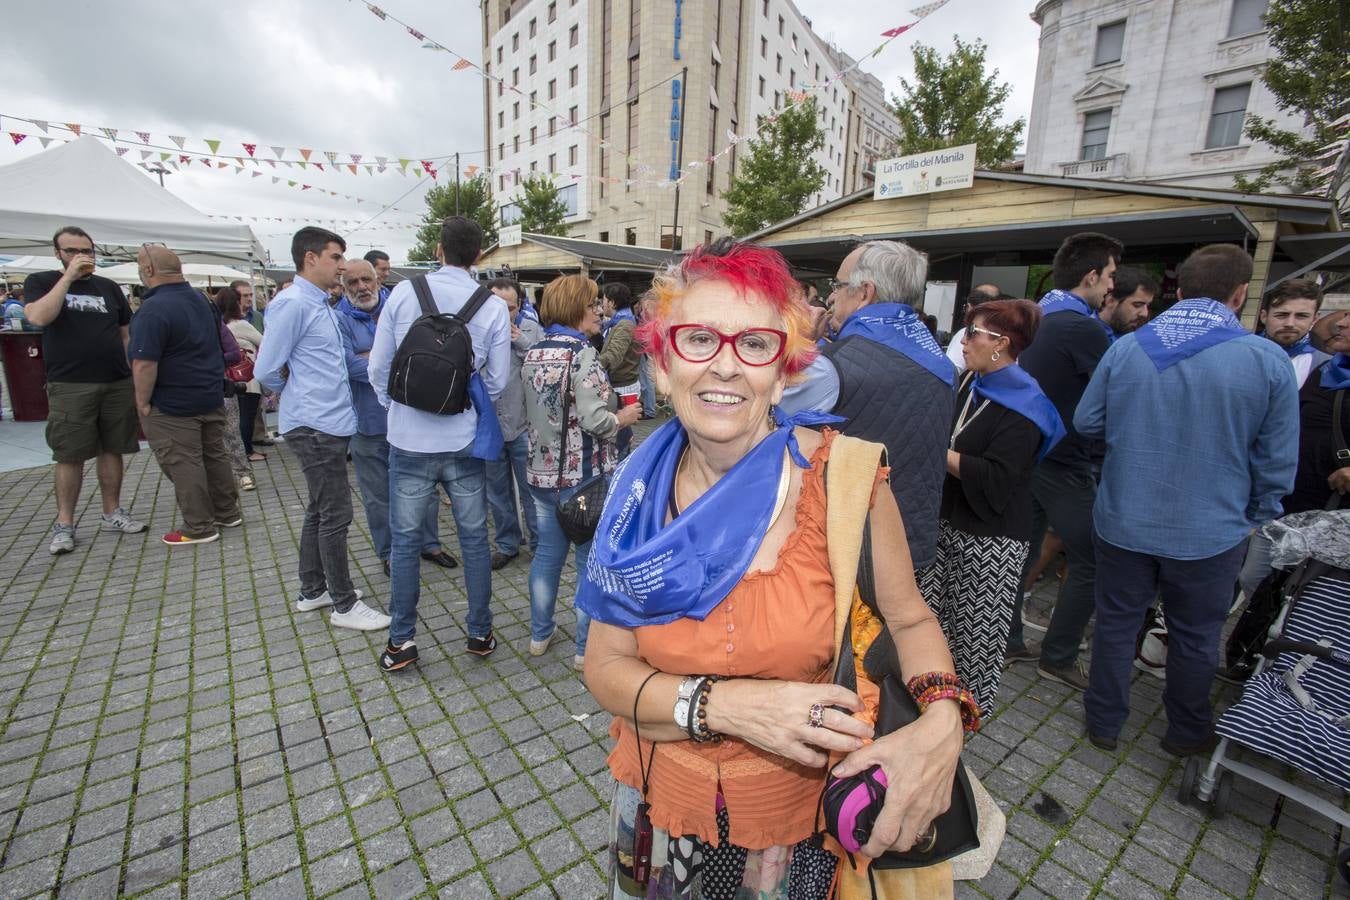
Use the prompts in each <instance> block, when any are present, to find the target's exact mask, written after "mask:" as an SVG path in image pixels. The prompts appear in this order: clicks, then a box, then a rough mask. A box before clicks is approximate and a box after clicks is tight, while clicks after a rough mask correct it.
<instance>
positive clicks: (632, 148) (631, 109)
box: [624, 100, 638, 190]
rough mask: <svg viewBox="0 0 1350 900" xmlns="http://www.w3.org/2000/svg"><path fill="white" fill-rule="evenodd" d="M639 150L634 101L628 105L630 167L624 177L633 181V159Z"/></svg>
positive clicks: (628, 188)
mask: <svg viewBox="0 0 1350 900" xmlns="http://www.w3.org/2000/svg"><path fill="white" fill-rule="evenodd" d="M637 149H638V105H637V101H636V100H634V101H633V102H632V103H630V104H628V165H627V167H626V171H625V175H624V177H625V178H627V179H629V180H632V178H633V159H634V157H635V156H636V154H637ZM624 187H625V189H626V190H632V187H633V186H632V185H625V186H624Z"/></svg>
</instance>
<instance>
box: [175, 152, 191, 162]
mask: <svg viewBox="0 0 1350 900" xmlns="http://www.w3.org/2000/svg"><path fill="white" fill-rule="evenodd" d="M178 161H179V162H180V163H190V162H192V157H190V156H188V155H187V154H186V153H182V154H179V156H178Z"/></svg>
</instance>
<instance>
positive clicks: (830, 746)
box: [707, 678, 960, 767]
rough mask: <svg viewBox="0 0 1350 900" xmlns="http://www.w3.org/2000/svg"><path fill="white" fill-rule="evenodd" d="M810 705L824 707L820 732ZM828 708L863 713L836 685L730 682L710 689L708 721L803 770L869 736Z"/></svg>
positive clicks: (866, 729) (858, 702) (858, 724)
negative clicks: (798, 764) (812, 721)
mask: <svg viewBox="0 0 1350 900" xmlns="http://www.w3.org/2000/svg"><path fill="white" fill-rule="evenodd" d="M815 703H820V704H822V705H824V706H825V707H826V709H825V711H824V714H823V715H822V717H821V723H822V724H821V726H820V727H819V728H816V727H813V726H812V725H811V724H810V723H809V722H808V721H807V719H808V717H809V716H810V713H811V706H812V704H815ZM830 706H840V707H843V708H844V709H849V710H853V711H855V712H860V711H861V710H862V708H863V705H862V700H860V699H859V698H858V695H857V694H855V693H853V691H850V690H848V689H847V688H843V687H840V686H839V685H836V684H804V683H802V682H796V681H759V680H756V679H752V678H733V679H731V680H729V681H720V682H718V683H717V684H716V685H714V686H713V688H712V694H711V695H710V696H709V698H708V708H707V709H708V720H707V721H708V727H709V728H710V729H712V730H713V731H716V732H720V733H721V734H726V735H731V736H732V737H738V738H740V739H741V740H743V741H745V742H747V743H749V744H753V745H755V746H756V747H758V748H760V749H761V750H767V751H769V752H770V753H776V754H778V755H779V756H783V757H786V758H788V759H790V760H792V761H793V762H797V763H801V764H802V765H804V766H817V767H818V766H823V765H825V763H826V761H827V760H828V757H827V755H826V754H825V753H824V752H822V750H835V751H839V752H841V753H849V752H851V751H854V750H857V749H858V748H860V747H862V745H863V740H864V739H867V738H870V737H871V736H872V727H871V726H870V725H867V724H864V723H863V722H860V721H858V720H857V719H855V718H853V716H851V715H847V714H845V713H842V712H840V711H839V710H837V709H829V708H828V707H830ZM957 730H958V732H959V730H960V722H959V721H958V723H957Z"/></svg>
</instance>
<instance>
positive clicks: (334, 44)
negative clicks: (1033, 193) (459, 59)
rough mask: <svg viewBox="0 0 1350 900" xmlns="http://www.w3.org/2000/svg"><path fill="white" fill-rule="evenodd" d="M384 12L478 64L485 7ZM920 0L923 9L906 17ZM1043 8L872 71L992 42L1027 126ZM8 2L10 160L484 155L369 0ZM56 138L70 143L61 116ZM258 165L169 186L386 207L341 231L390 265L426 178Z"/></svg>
mask: <svg viewBox="0 0 1350 900" xmlns="http://www.w3.org/2000/svg"><path fill="white" fill-rule="evenodd" d="M379 3H380V5H382V6H383V8H384V9H385V10H387V11H388V13H389V14H390V15H392V16H396V17H398V18H400V19H402V20H404V21H406V22H408V23H410V24H412V25H413V26H415V27H416V28H417V29H418V30H420V31H421V32H423V33H424V34H426V35H427V36H428V37H431V38H434V39H436V40H438V41H439V42H440V43H442V44H444V45H446V46H447V47H450V48H451V49H453V50H456V51H459V52H461V53H463V54H464V55H465V56H467V57H469V58H470V59H473V60H474V61H478V60H479V57H480V44H481V36H480V34H479V25H478V22H479V21H480V19H479V13H478V9H479V6H478V2H477V0H379ZM797 5H798V7H799V8H800V9H801V10H802V12H803V14H805V15H806V16H808V17H809V18H811V19H812V20H813V22H814V25H815V28H816V31H817V32H818V33H819V34H820V35H821V36H822V37H823V38H824V39H826V40H827V41H834V42H835V43H836V44H838V45H839V46H840V47H841V48H842V49H843V50H844V51H845V52H848V53H851V54H852V55H854V56H860V55H863V54H866V53H870V52H871V51H872V49H873V48H875V47H876V45H877V44H878V43H879V42H880V40H881V39H880V37H879V32H880V31H882V30H884V29H885V28H888V27H892V26H894V25H900V24H905V23H906V22H908V21H912V17H911V16H909V15H908V14H907V13H904V12H897V13H895V14H894V16H893V18H894V19H895V21H893V22H892V21H886V22H881V21H879V20H878V18H877V8H878V6H877V4H876V2H875V0H797ZM912 5H918V2H917V0H914V2H912V3H903V4H901V5H899V6H898V7H897V8H898V9H906V8H908V7H910V6H912ZM1034 5H1035V4H1034V2H1032V0H1015V2H1009V3H999V4H991V3H987V2H984V0H951V2H950V3H949V4H948V5H947V6H946V7H944V8H943V9H941V10H939V11H938V12H936V13H934V14H933V15H931V16H929V17H928V18H927V19H925V20H924V21H923V22H922V24H920V25H919V26H918V27H916V28H915V29H913V30H912V31H910V32H908V33H906V34H905V35H904V36H903V37H902V38H901V39H900V40H898V41H895V42H894V43H892V44H891V45H890V47H889V48H888V49H887V51H886V53H884V54H883V55H882V56H881V57H879V58H877V59H873V60H869V61H868V62H867V63H866V65H865V66H864V68H865V69H866V70H867V71H870V72H872V73H874V74H876V75H877V76H878V77H880V78H881V79H882V82H883V83H884V84H885V86H886V91H887V94H888V95H890V94H893V93H895V92H896V91H898V89H899V81H898V78H899V76H901V75H907V74H911V73H912V62H913V60H912V56H911V53H910V49H909V48H910V46H911V45H912V43H913V42H916V41H917V42H923V43H925V44H929V45H934V46H937V47H938V48H939V49H941V50H943V51H944V52H946V51H948V50H950V48H951V39H952V36H953V35H954V34H959V35H960V36H961V37H962V39H964V40H970V39H973V38H977V37H978V38H983V39H984V40H985V42H986V43H988V44H989V47H990V50H989V61H990V64H991V65H993V66H997V67H998V69H999V70H1000V75H1001V77H1002V78H1003V79H1004V80H1006V81H1009V82H1011V84H1012V85H1013V94H1012V99H1011V102H1010V104H1009V107H1008V110H1007V112H1008V116H1009V117H1010V118H1015V117H1017V116H1026V115H1027V114H1028V113H1029V111H1030V108H1031V91H1032V87H1033V83H1034V81H1035V65H1036V44H1037V38H1038V34H1039V32H1038V29H1037V28H1036V26H1035V24H1034V23H1032V22H1031V21H1030V19H1029V14H1030V11H1031V9H1032V8H1033V7H1034ZM5 7H6V15H5V25H6V32H7V34H6V36H7V38H8V40H9V42H10V44H11V45H12V46H14V47H21V48H26V50H25V51H24V52H23V53H22V54H20V56H19V57H16V58H15V59H14V60H12V63H14V64H12V65H10V66H8V67H7V68H6V70H5V90H4V92H3V93H2V94H0V117H3V119H2V123H0V130H3V131H5V132H20V133H28V134H30V135H31V137H29V138H28V139H26V140H24V141H23V143H22V144H20V145H18V146H15V145H14V144H13V143H12V141H11V140H10V139H9V138H8V137H7V136H6V137H5V138H4V139H3V140H0V164H3V163H6V162H11V161H13V160H15V159H18V158H21V157H23V156H27V155H31V154H33V153H37V152H40V151H41V149H42V148H41V145H40V143H39V142H38V140H37V137H38V136H41V135H42V132H41V131H40V130H39V129H38V128H37V127H35V126H33V125H31V124H29V123H27V122H22V121H19V120H18V119H16V118H13V117H20V118H23V119H42V120H47V121H49V122H51V123H67V122H73V123H79V124H81V125H83V126H85V128H86V129H87V130H89V131H94V132H95V133H97V128H98V127H100V126H103V127H109V128H116V129H119V139H120V140H121V141H122V142H125V144H126V145H127V146H130V147H133V148H136V147H139V146H141V145H140V142H139V139H138V138H137V137H136V135H135V134H134V133H132V132H134V131H148V132H150V133H151V143H152V144H156V143H159V144H165V145H166V146H169V147H170V148H172V144H171V143H170V142H169V141H168V136H169V135H181V136H185V137H187V138H188V139H189V141H188V143H187V146H186V151H187V152H195V153H197V154H203V155H204V154H205V153H206V152H207V148H206V146H205V145H204V144H203V139H214V140H220V141H221V142H222V143H221V149H220V152H221V153H222V154H225V153H233V154H239V155H243V153H244V151H243V149H242V147H241V146H240V145H241V144H242V143H244V142H248V143H256V144H257V145H258V149H257V153H258V156H259V158H263V159H266V158H268V157H270V156H271V155H272V154H271V151H270V149H268V148H270V147H271V146H272V145H279V146H284V147H286V148H287V153H286V157H287V158H297V157H298V153H297V148H299V147H306V148H311V149H313V150H315V151H316V154H315V158H316V159H319V160H321V161H322V160H323V157H322V155H321V151H324V150H334V151H338V152H339V153H341V154H343V157H342V161H343V162H349V161H350V160H348V159H347V158H346V154H350V153H358V154H361V155H362V157H363V159H365V160H369V159H371V158H373V157H374V156H377V155H379V156H387V157H389V158H390V159H397V158H400V157H402V158H409V159H414V160H419V159H432V158H439V157H447V156H450V155H451V154H453V153H455V152H456V151H458V152H460V153H461V165H462V166H467V165H470V164H474V163H477V164H479V165H481V164H482V163H483V160H484V153H483V146H482V145H483V135H482V121H483V120H482V86H481V79H480V78H479V76H478V75H477V74H476V72H475V71H474V70H465V71H459V72H455V71H451V65H452V64H453V62H454V59H453V57H451V56H449V55H448V54H445V53H439V52H434V51H431V50H424V49H421V47H420V44H419V42H418V41H416V40H414V39H413V38H412V37H411V36H409V35H408V33H407V32H406V31H405V30H404V29H403V28H402V27H401V26H399V25H397V24H395V23H394V22H393V21H392V20H390V21H384V22H382V21H380V20H379V19H377V18H376V17H375V16H373V15H371V13H370V12H369V11H368V10H367V8H366V5H365V3H364V2H362V0H233V2H230V3H219V4H214V3H203V2H190V3H176V4H171V3H165V2H162V0H119V2H116V3H112V2H93V0H76V2H75V4H74V5H73V6H72V5H71V4H69V3H67V4H65V5H64V6H62V5H59V4H58V6H57V7H53V6H52V5H51V4H50V3H48V2H46V0H8V2H7V3H6V4H5ZM43 48H46V51H50V52H46V51H44V50H43ZM47 136H51V137H56V138H61V137H71V135H70V134H68V133H66V132H64V131H63V130H62V129H61V128H59V127H55V124H54V125H53V127H51V128H50V130H49V131H48V135H47ZM126 158H127V159H129V160H132V161H139V159H140V155H139V153H138V152H137V150H135V149H133V150H132V151H131V152H129V153H128V154H127V155H126ZM325 166H326V163H325ZM326 167H327V166H326ZM260 170H261V171H262V172H263V173H264V175H263V176H262V177H257V178H254V177H252V175H251V174H250V172H249V171H245V172H244V173H243V174H236V173H235V170H234V168H233V167H230V168H227V169H219V170H211V171H207V170H206V168H205V167H203V166H201V164H200V163H196V162H194V163H192V164H191V165H190V166H189V170H186V171H183V172H181V173H172V172H171V173H170V174H169V175H167V176H166V178H165V184H166V187H167V188H168V189H169V190H172V191H173V192H174V193H175V194H177V195H178V196H180V197H182V198H183V199H184V200H186V201H187V202H188V203H191V204H192V205H194V206H195V207H197V208H198V209H200V210H201V211H202V212H204V213H209V214H213V215H243V216H270V217H276V216H281V217H284V218H287V219H289V218H293V217H294V218H300V217H304V218H311V217H312V218H319V219H323V218H329V219H352V220H359V221H363V222H364V221H365V220H366V219H368V218H370V217H371V216H372V215H373V214H374V213H375V212H376V211H378V210H379V209H380V207H381V206H383V205H384V204H389V203H394V204H395V205H396V206H397V207H398V208H399V209H400V210H403V211H404V213H403V214H398V213H392V212H391V213H387V214H385V215H384V216H382V217H380V218H379V219H377V220H376V221H375V222H374V223H372V224H370V225H368V226H366V227H364V228H357V227H356V226H345V227H343V226H339V227H338V228H337V230H338V231H339V232H341V233H343V234H344V235H346V236H347V237H348V241H349V254H350V255H360V254H362V253H364V252H365V251H366V250H368V249H370V248H371V247H380V248H383V249H386V250H388V251H389V252H390V253H391V255H393V256H394V258H395V260H396V261H398V260H402V259H403V258H404V255H405V254H406V252H407V250H408V248H409V247H411V245H412V243H413V232H412V231H410V230H407V229H406V228H389V227H385V226H384V225H383V223H385V222H389V223H399V224H405V223H410V222H414V221H415V220H416V217H417V216H418V215H420V214H421V212H422V211H423V209H424V204H423V203H422V200H421V196H422V193H423V192H424V190H425V188H426V187H427V186H429V185H430V182H426V183H425V184H424V185H421V186H419V185H418V179H416V178H413V177H411V176H410V177H402V176H400V175H399V174H397V170H396V167H395V168H391V169H390V171H388V172H386V173H384V174H375V175H373V176H372V175H367V174H365V172H364V171H362V172H361V174H359V175H350V174H328V173H320V172H316V171H314V170H313V168H310V169H308V170H306V171H305V172H300V171H299V170H298V169H291V170H286V169H277V170H275V171H274V170H272V169H270V168H268V167H266V166H262V167H261V169H260ZM410 171H411V170H410ZM274 174H276V175H280V176H284V177H285V178H288V179H292V180H297V181H302V182H304V183H308V184H312V185H314V186H315V187H316V188H322V189H324V190H332V191H337V192H338V193H339V194H350V195H352V196H354V197H361V198H364V199H365V200H368V201H374V203H362V204H357V203H355V202H354V201H349V200H344V199H342V198H340V197H339V198H334V197H331V196H328V195H317V193H316V192H315V191H308V192H304V193H303V194H302V193H301V192H300V191H299V190H298V189H292V188H288V187H286V186H285V182H284V181H283V182H282V183H281V184H279V185H273V184H272V182H271V177H270V176H272V175H274ZM447 176H448V177H453V164H450V165H446V166H445V174H444V175H442V178H444V177H447ZM147 177H152V176H147ZM409 191H411V193H408V195H407V196H406V197H402V195H404V194H405V193H406V192H409ZM400 197H402V199H400ZM249 224H250V225H251V226H252V227H253V229H254V231H255V232H256V233H257V234H258V236H259V237H260V238H261V239H262V241H263V243H264V245H265V246H266V247H267V248H268V249H269V250H270V251H271V252H272V254H273V256H274V257H276V258H278V259H281V260H284V259H286V258H287V256H288V248H289V235H290V233H291V232H293V231H294V230H295V229H296V228H297V227H299V225H298V224H296V223H291V222H289V221H288V222H285V223H277V222H270V223H249ZM95 237H97V236H95Z"/></svg>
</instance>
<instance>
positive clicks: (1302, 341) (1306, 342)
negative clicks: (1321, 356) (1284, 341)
mask: <svg viewBox="0 0 1350 900" xmlns="http://www.w3.org/2000/svg"><path fill="white" fill-rule="evenodd" d="M1266 337H1270V335H1266ZM1280 349H1282V350H1284V352H1285V353H1288V354H1289V358H1290V359H1298V358H1299V357H1300V356H1303V355H1304V354H1305V353H1314V352H1316V351H1315V350H1314V349H1313V345H1312V332H1308V333H1307V334H1305V335H1304V336H1303V337H1301V338H1299V339H1298V340H1297V341H1295V342H1294V343H1292V344H1290V345H1289V346H1288V347H1282V348H1280Z"/></svg>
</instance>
